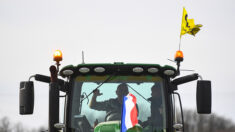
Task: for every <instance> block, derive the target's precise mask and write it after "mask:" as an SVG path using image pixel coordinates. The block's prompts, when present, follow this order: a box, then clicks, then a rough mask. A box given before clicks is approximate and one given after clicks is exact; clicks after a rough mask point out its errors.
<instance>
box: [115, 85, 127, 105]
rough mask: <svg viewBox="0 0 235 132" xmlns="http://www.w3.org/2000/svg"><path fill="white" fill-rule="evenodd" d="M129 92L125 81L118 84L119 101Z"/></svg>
mask: <svg viewBox="0 0 235 132" xmlns="http://www.w3.org/2000/svg"><path fill="white" fill-rule="evenodd" d="M128 93H129V91H128V86H127V85H126V84H125V83H122V84H120V85H118V87H117V90H116V94H117V96H118V100H119V101H122V98H123V97H124V96H126V95H127V94H128Z"/></svg>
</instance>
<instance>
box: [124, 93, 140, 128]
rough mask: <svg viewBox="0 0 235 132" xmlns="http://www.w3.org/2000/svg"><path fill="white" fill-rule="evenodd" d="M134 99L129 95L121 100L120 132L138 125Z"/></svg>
mask: <svg viewBox="0 0 235 132" xmlns="http://www.w3.org/2000/svg"><path fill="white" fill-rule="evenodd" d="M137 112H138V111H137V109H136V97H135V96H134V95H133V94H131V93H129V94H128V95H127V96H124V98H123V104H122V122H121V132H126V131H127V130H128V129H129V128H132V127H133V126H135V125H136V124H137V123H138V119H137V115H138V114H137Z"/></svg>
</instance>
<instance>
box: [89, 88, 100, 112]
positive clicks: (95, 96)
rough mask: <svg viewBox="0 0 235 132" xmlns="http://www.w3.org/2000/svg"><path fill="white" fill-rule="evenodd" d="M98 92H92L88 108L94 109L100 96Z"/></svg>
mask: <svg viewBox="0 0 235 132" xmlns="http://www.w3.org/2000/svg"><path fill="white" fill-rule="evenodd" d="M100 95H101V94H100V91H99V90H98V89H96V90H94V91H93V95H92V98H91V101H90V104H89V107H90V108H92V109H93V108H94V106H96V104H97V102H96V98H97V96H100Z"/></svg>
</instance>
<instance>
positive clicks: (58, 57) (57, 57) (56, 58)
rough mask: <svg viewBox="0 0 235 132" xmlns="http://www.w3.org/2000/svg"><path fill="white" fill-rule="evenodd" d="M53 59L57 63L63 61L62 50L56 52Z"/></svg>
mask: <svg viewBox="0 0 235 132" xmlns="http://www.w3.org/2000/svg"><path fill="white" fill-rule="evenodd" d="M53 58H54V61H56V62H59V61H62V52H61V51H60V50H56V51H55V52H54V54H53Z"/></svg>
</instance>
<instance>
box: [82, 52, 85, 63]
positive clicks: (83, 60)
mask: <svg viewBox="0 0 235 132" xmlns="http://www.w3.org/2000/svg"><path fill="white" fill-rule="evenodd" d="M82 64H85V61H84V51H82Z"/></svg>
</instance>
